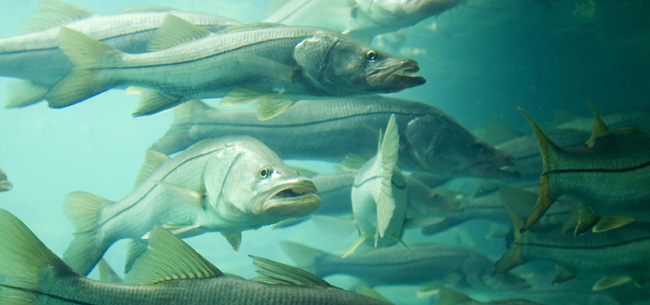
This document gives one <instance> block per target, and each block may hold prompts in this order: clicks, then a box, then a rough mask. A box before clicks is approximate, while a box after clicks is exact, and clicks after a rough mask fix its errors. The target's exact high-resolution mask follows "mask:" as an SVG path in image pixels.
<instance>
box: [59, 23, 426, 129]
mask: <svg viewBox="0 0 650 305" xmlns="http://www.w3.org/2000/svg"><path fill="white" fill-rule="evenodd" d="M197 33H198V34H197ZM157 35H158V36H157V37H155V38H154V39H153V41H152V42H151V44H150V45H156V44H157V45H158V47H156V48H155V50H157V51H155V52H149V53H144V54H126V53H122V52H119V51H117V50H116V49H115V48H113V47H111V46H108V45H106V44H103V43H101V42H98V41H96V40H94V39H92V38H90V37H88V36H86V35H83V34H81V33H79V32H76V31H73V30H70V29H65V28H64V29H62V30H61V31H60V40H61V49H63V50H64V52H65V53H66V55H68V56H69V57H70V59H71V60H72V62H73V63H74V65H75V70H74V72H73V73H72V74H70V75H69V76H68V77H66V79H64V80H62V81H61V82H60V83H58V84H57V85H56V86H55V87H53V88H52V90H51V91H50V92H49V93H48V96H47V100H48V102H49V104H50V106H52V107H65V106H68V105H71V104H74V103H77V102H80V101H82V100H84V99H86V98H89V97H91V96H93V95H96V94H98V93H101V92H103V91H105V90H108V89H110V88H114V87H119V86H139V87H145V88H150V89H152V90H154V91H153V92H150V94H148V95H145V96H143V99H142V100H141V105H140V107H139V108H138V109H137V110H136V112H135V113H134V115H144V114H152V113H155V112H158V111H161V110H164V109H167V108H170V107H173V106H176V105H178V104H180V103H183V102H185V101H188V100H191V99H199V98H220V97H224V96H226V95H229V100H228V101H227V102H226V101H224V102H225V103H230V104H232V103H244V102H252V101H260V102H262V101H264V102H263V104H264V103H266V104H270V105H273V106H269V107H268V108H266V109H265V110H262V111H261V113H260V117H263V118H268V117H272V116H275V115H277V113H281V112H282V111H283V109H276V108H278V107H279V108H282V107H280V106H278V105H284V109H286V108H287V107H289V106H290V104H291V103H292V101H293V100H295V99H298V98H301V97H314V96H349V95H363V94H370V93H388V92H396V91H400V90H402V89H406V88H409V87H413V86H417V85H421V84H423V83H424V82H425V80H424V78H423V77H420V76H415V75H414V73H416V72H417V71H418V70H419V68H418V65H417V62H415V61H413V60H410V59H406V58H400V57H397V56H394V55H390V54H388V53H384V52H381V51H379V50H374V49H373V48H371V47H370V46H367V45H364V44H362V43H359V42H357V41H355V40H352V39H350V38H348V37H345V36H343V35H341V34H339V33H336V32H332V31H328V30H325V29H321V28H313V27H302V26H282V25H268V24H262V25H249V26H242V27H239V28H232V27H231V28H230V30H228V31H226V32H223V33H218V34H213V33H210V32H208V31H205V30H204V29H202V28H200V27H197V26H195V25H193V24H191V23H189V22H187V21H185V20H183V19H180V18H178V17H174V16H173V15H168V16H167V17H166V21H165V24H163V26H162V27H161V30H160V31H158V34H157ZM197 36H198V38H197ZM179 37H184V38H185V39H181V41H179ZM193 38H194V39H193ZM169 45H171V46H169ZM168 46H169V47H168ZM287 103H289V105H286V104H287ZM269 109H272V110H269ZM265 111H269V112H270V113H267V112H265Z"/></svg>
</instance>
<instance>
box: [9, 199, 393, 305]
mask: <svg viewBox="0 0 650 305" xmlns="http://www.w3.org/2000/svg"><path fill="white" fill-rule="evenodd" d="M0 220H2V221H1V222H0V240H1V241H2V242H1V243H0V254H1V255H2V257H3V260H2V261H1V262H0V274H1V275H2V277H0V298H2V301H3V302H2V303H3V304H7V305H19V304H35V305H38V304H62V305H64V304H70V305H72V304H88V305H118V304H119V305H129V304H133V305H135V304H141V305H147V304H151V305H154V304H188V305H193V304H195V305H202V304H222V305H229V304H232V305H235V304H237V305H239V304H253V305H254V304H260V305H261V304H278V305H280V304H283V305H294V304H295V305H298V304H321V305H326V304H332V305H335V304H350V305H352V304H368V305H374V304H377V305H379V304H388V303H386V302H383V301H379V300H375V299H372V298H369V297H365V296H361V295H358V294H355V293H352V292H349V291H345V290H342V289H340V288H336V287H333V286H331V285H329V284H328V283H327V282H325V281H324V280H322V279H320V278H318V277H316V276H314V275H312V274H308V273H306V272H305V271H302V270H299V269H297V268H294V267H291V266H287V265H284V264H280V263H277V262H274V261H271V260H267V259H263V258H257V257H254V263H255V264H256V265H257V266H258V270H259V272H260V274H264V275H263V276H260V277H259V278H257V279H255V280H245V279H243V278H241V277H238V276H235V275H227V274H223V273H222V272H221V271H220V270H219V269H218V268H217V267H215V266H214V265H212V264H211V263H210V262H208V261H207V260H206V259H205V258H203V257H201V256H200V255H199V254H198V253H196V252H195V251H194V250H193V249H192V248H190V247H189V246H188V245H187V244H185V243H184V242H182V241H181V240H180V239H178V238H177V237H176V236H174V235H173V234H172V233H170V232H169V231H166V230H164V229H162V228H160V227H156V228H154V230H153V232H152V234H151V240H150V243H149V248H148V249H147V252H146V253H145V254H144V255H143V257H141V258H140V259H139V260H138V261H137V262H136V263H135V265H134V267H133V270H132V271H131V272H130V273H129V274H127V276H126V278H125V283H104V282H98V281H94V280H91V279H89V278H86V277H84V276H82V275H80V274H78V273H76V272H74V271H73V270H72V269H71V268H70V267H69V266H67V265H66V264H65V263H64V262H63V261H62V260H61V259H59V258H58V257H56V255H54V253H52V252H51V251H50V250H49V249H47V248H46V247H45V245H43V243H41V241H40V240H38V238H37V237H36V236H34V234H33V233H32V232H31V231H30V230H29V229H28V228H27V227H26V226H25V225H24V224H23V223H22V222H20V220H18V219H17V218H16V217H15V216H13V215H11V214H10V213H9V212H7V211H6V210H0Z"/></svg>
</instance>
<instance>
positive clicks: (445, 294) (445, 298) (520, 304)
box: [435, 287, 544, 305]
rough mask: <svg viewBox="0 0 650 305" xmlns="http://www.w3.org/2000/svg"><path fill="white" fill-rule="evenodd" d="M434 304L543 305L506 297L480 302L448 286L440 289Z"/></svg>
mask: <svg viewBox="0 0 650 305" xmlns="http://www.w3.org/2000/svg"><path fill="white" fill-rule="evenodd" d="M435 305H544V304H542V303H537V302H533V301H530V300H525V299H506V300H494V301H489V302H480V301H477V300H474V299H472V298H471V297H469V296H468V295H466V294H464V293H462V292H459V291H456V290H453V289H451V288H449V287H443V288H442V289H440V297H439V298H438V301H437V302H436V304H435Z"/></svg>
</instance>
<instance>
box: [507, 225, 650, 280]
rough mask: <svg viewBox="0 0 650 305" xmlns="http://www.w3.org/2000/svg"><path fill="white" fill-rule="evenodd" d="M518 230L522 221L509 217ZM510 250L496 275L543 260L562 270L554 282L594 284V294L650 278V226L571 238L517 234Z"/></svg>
mask: <svg viewBox="0 0 650 305" xmlns="http://www.w3.org/2000/svg"><path fill="white" fill-rule="evenodd" d="M510 215H511V217H512V219H513V223H514V225H515V227H518V226H521V224H522V222H523V221H522V220H521V219H520V218H519V217H517V216H516V215H514V214H513V213H510ZM509 247H510V250H509V251H508V253H507V254H506V255H504V256H503V257H502V258H501V259H500V260H499V261H498V262H497V265H496V271H497V272H503V271H506V270H510V269H512V268H514V267H516V266H518V265H521V264H523V263H526V262H528V261H531V260H544V261H548V262H552V263H555V264H557V265H559V266H560V267H562V268H558V272H557V274H556V276H555V277H554V279H553V282H554V283H561V282H564V281H567V280H570V279H572V278H574V277H576V276H577V277H582V278H583V279H586V280H591V281H594V282H595V284H594V285H593V288H592V289H593V290H603V289H607V288H610V287H614V286H618V285H621V284H624V283H626V282H629V281H631V280H634V281H635V282H636V283H637V285H643V284H645V283H646V282H647V279H648V275H650V258H649V257H648V255H647V253H648V251H650V226H648V224H642V223H638V224H633V225H629V226H625V227H623V228H619V229H618V230H611V231H607V232H603V233H600V234H596V233H592V232H588V233H586V234H584V235H582V236H579V237H577V238H576V237H574V236H573V235H571V234H558V233H545V232H536V231H532V230H531V231H529V232H526V233H525V234H523V233H521V232H519V231H518V230H514V240H513V241H512V242H511V243H510V245H509Z"/></svg>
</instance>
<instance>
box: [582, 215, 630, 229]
mask: <svg viewBox="0 0 650 305" xmlns="http://www.w3.org/2000/svg"><path fill="white" fill-rule="evenodd" d="M635 221H636V219H635V218H634V217H629V216H612V217H605V218H603V219H601V220H600V221H599V222H598V223H597V224H596V225H595V226H594V227H593V232H594V233H600V232H606V231H609V230H614V229H618V228H620V227H622V226H625V225H628V224H630V223H633V222H635Z"/></svg>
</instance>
